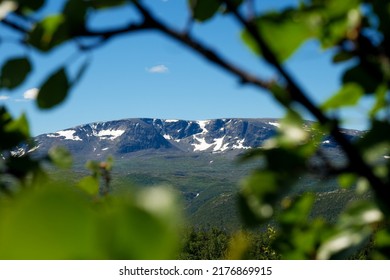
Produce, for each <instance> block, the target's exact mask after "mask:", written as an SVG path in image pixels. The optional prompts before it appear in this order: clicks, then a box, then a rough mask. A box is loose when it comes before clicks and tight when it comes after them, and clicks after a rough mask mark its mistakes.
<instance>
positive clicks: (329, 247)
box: [317, 229, 371, 260]
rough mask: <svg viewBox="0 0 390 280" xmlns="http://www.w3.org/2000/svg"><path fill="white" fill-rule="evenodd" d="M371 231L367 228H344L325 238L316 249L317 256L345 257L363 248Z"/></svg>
mask: <svg viewBox="0 0 390 280" xmlns="http://www.w3.org/2000/svg"><path fill="white" fill-rule="evenodd" d="M370 236H371V232H370V231H369V230H368V229H362V230H356V229H346V230H343V231H340V232H338V233H337V234H335V235H333V236H332V237H331V238H329V239H327V240H325V241H324V242H323V243H322V244H321V246H320V248H319V249H318V254H317V258H318V259H321V260H326V259H345V258H346V257H348V256H350V255H352V254H353V253H355V252H357V251H358V250H359V249H361V248H363V247H364V246H365V245H366V244H367V243H368V241H369V239H370Z"/></svg>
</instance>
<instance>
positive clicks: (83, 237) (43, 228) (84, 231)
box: [0, 183, 107, 260]
mask: <svg viewBox="0 0 390 280" xmlns="http://www.w3.org/2000/svg"><path fill="white" fill-rule="evenodd" d="M7 206H8V207H7V211H4V208H3V207H2V205H1V206H0V207H1V208H2V209H1V211H0V228H1V234H0V248H1V250H0V259H27V260H47V259H56V260H62V259H65V260H67V259H69V260H72V259H73V260H74V259H101V258H107V255H106V254H105V253H104V251H103V250H102V249H101V240H99V237H100V236H99V224H98V219H97V216H96V215H95V213H94V212H93V211H92V209H91V207H90V205H89V204H88V200H86V199H85V196H83V195H80V193H78V192H75V191H74V190H73V189H71V188H70V187H69V186H68V185H66V186H64V185H61V184H59V183H56V184H53V185H50V186H48V185H39V188H33V189H30V190H25V192H23V194H21V196H19V197H16V198H15V200H13V201H11V202H10V205H7Z"/></svg>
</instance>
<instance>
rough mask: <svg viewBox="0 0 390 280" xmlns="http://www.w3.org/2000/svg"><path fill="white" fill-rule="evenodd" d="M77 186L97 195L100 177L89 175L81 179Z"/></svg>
mask: <svg viewBox="0 0 390 280" xmlns="http://www.w3.org/2000/svg"><path fill="white" fill-rule="evenodd" d="M77 186H78V187H79V188H80V189H82V190H83V191H85V192H86V193H88V194H90V195H97V194H98V192H99V179H98V178H97V177H94V176H87V177H84V178H83V179H81V180H80V182H79V183H78V184H77Z"/></svg>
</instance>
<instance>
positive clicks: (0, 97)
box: [0, 95, 9, 100]
mask: <svg viewBox="0 0 390 280" xmlns="http://www.w3.org/2000/svg"><path fill="white" fill-rule="evenodd" d="M7 99H9V96H8V95H0V100H7Z"/></svg>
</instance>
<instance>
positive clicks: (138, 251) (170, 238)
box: [103, 187, 182, 259]
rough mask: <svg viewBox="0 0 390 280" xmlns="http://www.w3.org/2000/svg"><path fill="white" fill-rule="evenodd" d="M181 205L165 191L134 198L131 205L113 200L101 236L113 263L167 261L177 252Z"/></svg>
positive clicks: (124, 201)
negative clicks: (113, 260) (104, 236)
mask: <svg viewBox="0 0 390 280" xmlns="http://www.w3.org/2000/svg"><path fill="white" fill-rule="evenodd" d="M178 207H180V204H178V202H177V200H176V196H175V195H174V194H173V193H172V192H171V191H169V190H168V189H166V188H160V187H158V188H151V189H147V190H144V191H141V192H140V193H138V194H136V196H135V198H134V202H133V203H132V202H131V201H128V200H118V199H115V201H114V204H112V205H110V211H109V212H107V214H108V215H107V216H106V224H105V228H106V230H104V232H103V234H106V235H107V243H106V244H105V245H106V248H107V250H108V251H109V252H111V256H112V258H115V259H170V258H172V257H173V256H175V255H176V253H177V250H178V249H179V242H178V239H179V230H180V228H181V226H182V221H181V215H180V210H179V209H180V208H178Z"/></svg>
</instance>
